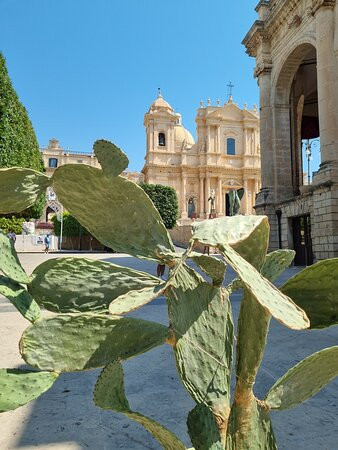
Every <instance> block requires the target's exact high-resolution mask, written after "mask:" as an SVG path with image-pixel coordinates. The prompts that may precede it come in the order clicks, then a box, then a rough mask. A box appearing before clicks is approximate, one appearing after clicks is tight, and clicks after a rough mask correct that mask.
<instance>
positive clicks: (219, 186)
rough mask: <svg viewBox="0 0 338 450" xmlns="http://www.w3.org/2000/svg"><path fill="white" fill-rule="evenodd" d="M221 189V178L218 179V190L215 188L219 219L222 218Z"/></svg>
mask: <svg viewBox="0 0 338 450" xmlns="http://www.w3.org/2000/svg"><path fill="white" fill-rule="evenodd" d="M222 191H223V188H222V178H221V177H218V188H217V215H218V216H219V217H221V216H224V211H223V203H224V202H223V192H222Z"/></svg>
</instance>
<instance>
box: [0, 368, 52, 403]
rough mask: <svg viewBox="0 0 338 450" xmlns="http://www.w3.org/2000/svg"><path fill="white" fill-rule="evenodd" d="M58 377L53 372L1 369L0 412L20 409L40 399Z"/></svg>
mask: <svg viewBox="0 0 338 450" xmlns="http://www.w3.org/2000/svg"><path fill="white" fill-rule="evenodd" d="M57 377H58V374H56V373H51V372H32V371H31V370H19V369H0V412H5V411H11V410H13V409H16V408H19V407H20V406H23V405H25V404H26V403H29V402H30V401H32V400H34V399H35V398H37V397H39V396H40V395H41V394H43V393H44V392H45V391H47V390H48V389H49V388H50V387H51V386H52V385H53V383H54V381H55V380H56V379H57Z"/></svg>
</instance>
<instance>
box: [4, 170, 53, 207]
mask: <svg viewBox="0 0 338 450" xmlns="http://www.w3.org/2000/svg"><path fill="white" fill-rule="evenodd" d="M49 185H50V179H49V178H48V177H46V175H43V174H42V173H39V172H36V171H35V170H32V169H22V168H21V167H12V168H10V169H0V214H9V213H13V212H21V211H23V210H25V209H27V208H29V207H30V206H32V205H33V204H34V203H35V201H36V199H37V198H38V197H39V195H41V194H43V193H44V192H45V191H46V189H47V187H48V186H49Z"/></svg>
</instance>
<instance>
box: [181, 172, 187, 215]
mask: <svg viewBox="0 0 338 450" xmlns="http://www.w3.org/2000/svg"><path fill="white" fill-rule="evenodd" d="M181 185H182V190H181V205H182V219H187V218H188V213H187V200H186V196H187V176H186V174H185V173H184V172H183V173H182V178H181Z"/></svg>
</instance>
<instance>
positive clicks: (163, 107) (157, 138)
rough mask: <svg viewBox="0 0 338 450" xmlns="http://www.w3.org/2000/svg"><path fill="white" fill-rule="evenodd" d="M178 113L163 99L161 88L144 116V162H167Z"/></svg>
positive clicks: (172, 148) (178, 118) (173, 142)
mask: <svg viewBox="0 0 338 450" xmlns="http://www.w3.org/2000/svg"><path fill="white" fill-rule="evenodd" d="M179 120H180V117H179V114H175V112H174V110H173V108H172V107H171V106H170V105H169V103H168V102H166V101H165V100H164V98H163V97H162V94H161V90H160V89H159V90H158V96H157V99H156V100H155V101H154V102H153V103H152V104H151V106H150V108H149V111H148V112H147V113H146V114H145V116H144V126H145V129H146V157H145V159H146V164H154V163H155V161H159V160H161V162H162V163H164V164H165V163H167V162H168V161H165V159H166V158H168V157H169V155H168V153H172V152H174V151H175V133H174V127H175V125H176V124H177V123H178V122H179Z"/></svg>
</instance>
